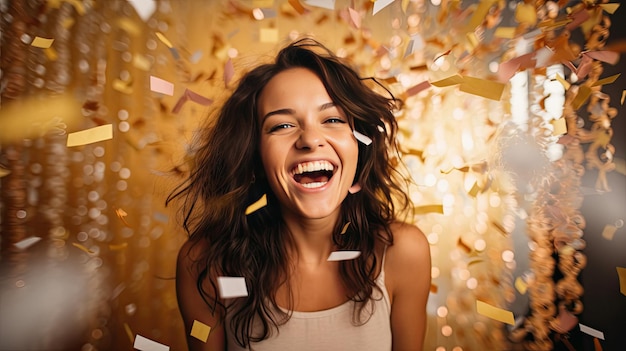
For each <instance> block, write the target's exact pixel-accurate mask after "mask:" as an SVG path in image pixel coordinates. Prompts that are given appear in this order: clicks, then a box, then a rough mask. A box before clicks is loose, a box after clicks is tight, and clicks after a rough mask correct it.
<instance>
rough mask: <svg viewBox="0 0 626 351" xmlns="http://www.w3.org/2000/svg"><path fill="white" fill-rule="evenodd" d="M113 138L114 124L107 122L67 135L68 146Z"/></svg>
mask: <svg viewBox="0 0 626 351" xmlns="http://www.w3.org/2000/svg"><path fill="white" fill-rule="evenodd" d="M109 139H113V125H112V124H106V125H103V126H98V127H94V128H89V129H85V130H82V131H80V132H74V133H69V134H68V135H67V146H68V147H72V146H80V145H86V144H92V143H96V142H99V141H104V140H109Z"/></svg>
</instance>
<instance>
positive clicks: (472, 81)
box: [459, 76, 506, 101]
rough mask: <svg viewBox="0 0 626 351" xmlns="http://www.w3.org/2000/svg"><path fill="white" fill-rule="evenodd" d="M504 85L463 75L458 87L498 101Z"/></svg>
mask: <svg viewBox="0 0 626 351" xmlns="http://www.w3.org/2000/svg"><path fill="white" fill-rule="evenodd" d="M505 86H506V85H505V84H503V83H499V82H494V81H490V80H485V79H480V78H474V77H468V76H464V77H463V82H462V83H461V85H460V86H459V89H460V90H461V91H462V92H465V93H468V94H472V95H477V96H481V97H484V98H487V99H490V100H495V101H500V98H501V97H502V93H503V92H504V87H505Z"/></svg>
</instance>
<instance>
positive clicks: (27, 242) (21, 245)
mask: <svg viewBox="0 0 626 351" xmlns="http://www.w3.org/2000/svg"><path fill="white" fill-rule="evenodd" d="M40 240H41V238H40V237H38V236H31V237H29V238H26V239H24V240H20V241H18V242H16V243H15V244H13V245H15V247H17V248H18V249H20V250H25V249H27V248H29V247H31V246H33V245H34V244H35V243H37V242H39V241H40Z"/></svg>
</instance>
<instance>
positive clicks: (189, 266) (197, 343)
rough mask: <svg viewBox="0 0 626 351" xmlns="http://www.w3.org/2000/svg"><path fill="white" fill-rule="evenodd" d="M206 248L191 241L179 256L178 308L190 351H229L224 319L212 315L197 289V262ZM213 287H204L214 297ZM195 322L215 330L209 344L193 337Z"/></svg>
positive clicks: (184, 246) (208, 340) (177, 279)
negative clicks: (192, 329)
mask: <svg viewBox="0 0 626 351" xmlns="http://www.w3.org/2000/svg"><path fill="white" fill-rule="evenodd" d="M202 249H203V247H202V245H200V244H198V245H193V244H192V243H191V242H190V241H187V242H186V243H185V244H184V245H183V246H182V248H181V249H180V251H179V252H178V260H177V262H176V298H177V299H178V308H179V309H180V313H181V314H182V316H183V322H184V324H185V334H186V336H187V346H188V348H189V350H190V351H207V350H210V351H222V350H226V346H225V341H224V327H223V323H222V322H221V321H222V318H221V316H220V315H218V311H219V310H216V312H215V313H216V314H213V313H211V310H210V308H209V306H207V304H206V303H205V302H204V300H203V299H202V296H200V292H199V291H198V288H197V280H198V270H197V268H196V265H195V264H194V261H195V260H196V259H197V257H199V255H198V253H199V252H200V250H202ZM210 285H211V284H208V283H207V284H204V286H205V289H208V290H207V291H208V292H210V293H211V294H214V293H216V292H215V291H213V289H212V287H211V286H210ZM194 321H198V322H201V323H203V324H206V325H208V326H209V327H211V331H210V333H209V337H208V339H207V340H206V342H203V341H201V340H200V339H198V338H196V337H194V336H191V328H192V326H193V324H194Z"/></svg>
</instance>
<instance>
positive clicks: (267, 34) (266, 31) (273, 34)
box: [259, 28, 279, 44]
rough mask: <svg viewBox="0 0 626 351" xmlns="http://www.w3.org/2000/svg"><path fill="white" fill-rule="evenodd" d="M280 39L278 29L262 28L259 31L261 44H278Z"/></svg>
mask: <svg viewBox="0 0 626 351" xmlns="http://www.w3.org/2000/svg"><path fill="white" fill-rule="evenodd" d="M278 39H279V33H278V28H261V29H259V42H261V43H272V44H273V43H277V42H278Z"/></svg>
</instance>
